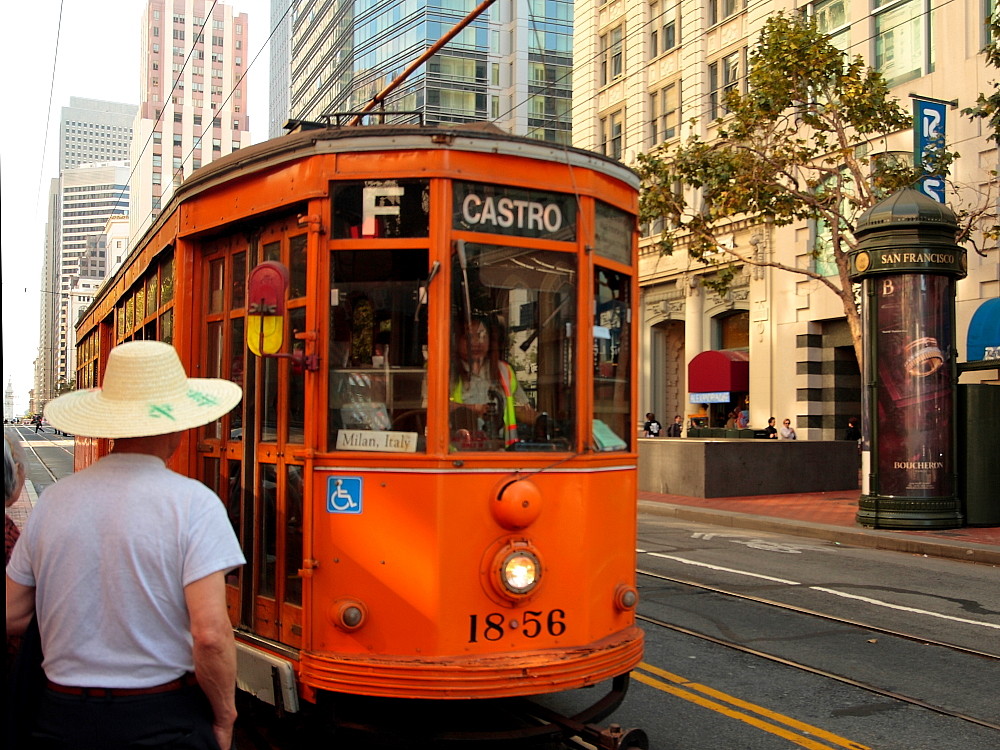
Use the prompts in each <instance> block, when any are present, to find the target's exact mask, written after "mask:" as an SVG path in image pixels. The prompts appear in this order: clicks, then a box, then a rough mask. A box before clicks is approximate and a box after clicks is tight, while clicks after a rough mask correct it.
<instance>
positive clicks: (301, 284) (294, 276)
mask: <svg viewBox="0 0 1000 750" xmlns="http://www.w3.org/2000/svg"><path fill="white" fill-rule="evenodd" d="M288 256H289V263H288V275H289V293H288V296H289V297H290V298H291V299H297V298H299V297H305V296H306V235H304V234H300V235H298V236H297V237H292V238H291V239H290V240H289V241H288Z"/></svg>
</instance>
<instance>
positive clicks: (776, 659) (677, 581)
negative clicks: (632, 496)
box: [636, 569, 1000, 731]
mask: <svg viewBox="0 0 1000 750" xmlns="http://www.w3.org/2000/svg"><path fill="white" fill-rule="evenodd" d="M636 573H637V575H639V576H640V577H645V578H647V579H654V580H658V581H663V582H667V583H671V584H674V585H677V586H684V587H689V588H691V589H697V590H701V591H707V592H711V593H714V594H719V595H722V596H726V597H730V598H733V599H739V600H742V601H748V602H752V603H755V604H761V605H764V606H767V607H773V608H776V609H779V610H782V611H785V612H791V613H795V614H800V615H807V616H809V617H815V618H818V619H822V620H825V621H828V622H833V623H837V624H839V625H845V626H848V627H853V628H858V629H863V630H864V631H865V632H866V633H877V634H881V635H885V636H890V637H893V638H900V639H903V640H906V641H911V642H915V643H919V644H921V645H924V646H930V647H935V648H942V649H947V650H948V651H952V652H955V653H961V654H965V655H968V656H973V657H977V658H981V659H985V660H989V661H991V662H998V663H1000V656H997V655H996V654H991V653H987V652H984V651H979V650H976V649H971V648H966V647H963V646H957V645H955V644H951V643H945V642H941V641H935V640H932V639H928V638H922V637H919V636H915V635H912V634H909V633H902V632H899V631H896V630H891V629H887V628H883V627H878V626H874V625H869V624H867V623H863V622H859V621H857V620H853V619H848V618H843V617H838V616H836V615H830V614H826V613H823V612H817V611H815V610H811V609H806V608H803V607H797V606H795V605H790V604H785V603H783V602H777V601H773V600H770V599H766V598H763V597H759V596H752V595H749V594H743V593H738V592H734V591H728V590H726V589H724V588H719V587H717V586H710V585H706V584H702V583H697V582H694V581H689V580H685V579H682V578H676V577H673V576H667V575H663V574H660V573H653V572H651V571H647V570H641V569H637V570H636ZM640 609H641V606H640ZM636 619H638V620H640V621H642V622H645V623H647V624H649V625H652V626H655V627H658V628H663V629H665V630H670V631H673V632H675V633H680V634H682V635H687V636H690V637H693V638H697V639H700V640H703V641H707V642H710V643H714V644H716V645H719V646H724V647H726V648H729V649H733V650H735V651H739V652H741V653H744V654H748V655H751V656H755V657H759V658H761V659H765V660H767V661H770V662H773V663H776V664H781V665H784V666H788V667H792V668H794V669H798V670H801V671H803V672H808V673H810V674H814V675H817V676H820V677H824V678H826V679H830V680H834V681H836V682H839V683H842V684H845V685H850V686H852V687H855V688H859V689H861V690H865V691H867V692H870V693H873V694H875V695H879V696H883V697H886V698H891V699H893V700H898V701H902V702H904V703H908V704H910V705H913V706H917V707H919V708H922V709H926V710H928V711H933V712H935V713H938V714H941V715H943V716H948V717H952V718H955V719H960V720H962V721H967V722H970V723H972V724H975V725H978V726H981V727H986V728H988V729H994V730H997V731H1000V724H998V723H995V722H993V721H990V720H987V719H982V718H979V717H975V716H970V715H968V714H965V713H962V712H960V711H955V710H952V709H949V708H946V707H943V706H939V705H935V704H933V703H930V702H927V701H924V700H921V699H919V698H914V697H911V696H907V695H903V694H901V693H899V692H896V691H893V690H887V689H884V688H880V687H878V686H876V685H872V684H870V683H867V682H864V681H861V680H856V679H853V678H851V677H848V676H846V675H841V674H836V673H835V672H832V671H829V670H826V669H821V668H818V667H814V666H810V665H808V664H804V663H802V662H799V661H796V660H793V659H788V658H785V657H782V656H778V655H775V654H769V653H767V652H765V651H761V650H759V649H755V648H751V647H749V646H746V645H743V644H741V643H737V642H736V641H732V640H727V639H725V638H719V637H717V636H713V635H709V634H707V633H702V632H699V631H697V630H694V629H691V628H687V627H682V626H679V625H675V624H673V623H669V622H666V621H664V620H662V619H659V618H656V617H650V616H648V615H644V614H642V613H641V612H640V613H639V614H637V615H636Z"/></svg>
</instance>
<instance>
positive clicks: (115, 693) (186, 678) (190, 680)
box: [47, 672, 198, 698]
mask: <svg viewBox="0 0 1000 750" xmlns="http://www.w3.org/2000/svg"><path fill="white" fill-rule="evenodd" d="M197 684H198V679H197V678H196V677H195V676H194V675H193V674H191V673H190V672H189V673H187V674H185V675H183V676H182V677H178V678H177V679H176V680H171V681H170V682H164V683H163V684H162V685H153V686H152V687H144V688H100V687H76V686H74V685H58V684H56V683H55V682H52V681H48V685H47V687H48V689H49V690H51V691H52V692H54V693H62V694H63V695H77V696H81V697H85V698H127V697H130V696H136V695H157V694H158V693H172V692H175V691H177V690H182V689H184V688H186V687H193V686H194V685H197Z"/></svg>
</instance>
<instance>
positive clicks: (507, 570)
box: [500, 549, 541, 594]
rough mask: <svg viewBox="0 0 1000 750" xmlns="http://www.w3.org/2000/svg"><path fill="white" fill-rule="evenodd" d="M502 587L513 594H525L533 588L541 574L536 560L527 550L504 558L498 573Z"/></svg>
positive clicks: (515, 552) (517, 551)
mask: <svg viewBox="0 0 1000 750" xmlns="http://www.w3.org/2000/svg"><path fill="white" fill-rule="evenodd" d="M500 573H501V576H502V579H503V585H504V586H505V587H506V588H507V590H508V591H510V592H511V593H514V594H526V593H528V592H529V591H531V590H532V589H533V588H535V585H536V584H537V583H538V578H539V575H540V574H541V565H539V563H538V558H537V557H535V555H534V554H533V553H531V552H529V551H528V550H524V549H521V550H516V551H514V552H511V553H510V554H509V555H507V557H505V558H504V561H503V567H502V569H501V571H500Z"/></svg>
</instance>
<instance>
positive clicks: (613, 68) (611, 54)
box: [601, 26, 624, 86]
mask: <svg viewBox="0 0 1000 750" xmlns="http://www.w3.org/2000/svg"><path fill="white" fill-rule="evenodd" d="M622 28H623V27H622V26H616V27H615V28H613V29H611V31H609V32H608V33H607V34H601V85H602V86H606V85H608V84H609V83H611V82H613V81H617V80H618V79H619V78H621V77H622V65H623V59H622V58H623V53H624V42H623V40H622Z"/></svg>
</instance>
